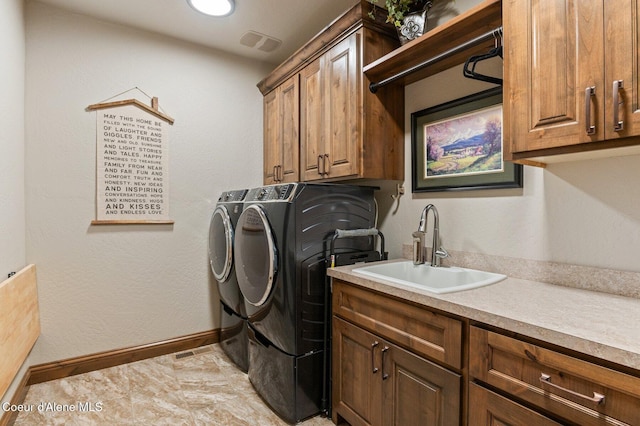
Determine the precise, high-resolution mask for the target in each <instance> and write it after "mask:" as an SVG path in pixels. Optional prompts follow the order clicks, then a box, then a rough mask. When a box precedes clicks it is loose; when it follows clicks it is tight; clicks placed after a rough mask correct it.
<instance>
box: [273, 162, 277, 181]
mask: <svg viewBox="0 0 640 426" xmlns="http://www.w3.org/2000/svg"><path fill="white" fill-rule="evenodd" d="M273 181H274V182H278V166H273Z"/></svg>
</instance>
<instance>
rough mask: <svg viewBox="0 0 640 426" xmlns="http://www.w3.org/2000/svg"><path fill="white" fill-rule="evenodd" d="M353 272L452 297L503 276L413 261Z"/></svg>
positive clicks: (373, 266)
mask: <svg viewBox="0 0 640 426" xmlns="http://www.w3.org/2000/svg"><path fill="white" fill-rule="evenodd" d="M353 272H355V273H358V274H362V275H366V276H369V277H372V278H378V279H382V280H386V281H391V282H394V283H397V284H402V285H405V286H410V287H414V288H420V289H424V290H427V291H430V292H433V293H452V292H455V291H462V290H470V289H472V288H478V287H482V286H485V285H489V284H495V283H497V282H499V281H502V280H504V279H505V278H507V276H506V275H502V274H495V273H492V272H484V271H477V270H475V269H467V268H457V267H450V268H445V267H438V268H434V267H432V266H431V265H429V264H424V265H414V264H413V262H412V261H410V260H408V261H402V262H391V263H378V264H372V265H369V266H362V267H359V268H355V269H354V270H353Z"/></svg>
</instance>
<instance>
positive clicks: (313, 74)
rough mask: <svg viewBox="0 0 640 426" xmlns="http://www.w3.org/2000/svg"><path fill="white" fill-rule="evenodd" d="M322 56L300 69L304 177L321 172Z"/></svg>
mask: <svg viewBox="0 0 640 426" xmlns="http://www.w3.org/2000/svg"><path fill="white" fill-rule="evenodd" d="M323 64H324V58H323V57H320V58H318V59H316V60H315V61H313V62H312V63H311V64H309V65H308V66H306V67H305V68H304V69H303V70H302V71H301V72H300V132H301V134H300V174H301V178H302V180H303V181H310V180H317V179H322V178H323V177H324V175H323V174H322V172H323V166H324V164H323V163H324V154H325V150H324V143H325V131H326V129H325V126H324V124H323V119H324V110H323V105H324V99H323V96H324V95H323V90H324V81H323V78H324V73H323V67H322V65H323Z"/></svg>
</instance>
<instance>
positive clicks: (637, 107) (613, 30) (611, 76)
mask: <svg viewBox="0 0 640 426" xmlns="http://www.w3.org/2000/svg"><path fill="white" fill-rule="evenodd" d="M604 4H605V9H604V17H605V24H604V25H605V28H604V29H605V31H604V33H605V62H604V63H605V87H604V88H605V90H608V89H611V90H612V94H611V96H609V97H608V98H607V103H606V104H605V110H609V111H611V113H609V112H607V116H606V117H607V120H610V121H609V123H607V122H605V129H612V128H613V126H614V124H615V123H616V122H617V121H616V117H615V111H616V105H615V104H614V101H615V100H616V99H615V96H614V95H615V91H616V90H617V89H614V88H613V87H614V84H615V82H616V81H622V82H623V87H622V88H620V89H619V99H618V102H619V107H618V108H617V109H618V111H619V112H618V114H619V115H618V117H619V121H622V129H620V130H614V131H612V132H610V135H607V136H608V138H610V139H613V138H616V137H618V138H623V137H628V136H638V135H640V70H639V68H638V67H640V55H639V50H638V49H639V47H638V43H639V42H640V21H639V20H638V18H639V17H640V15H639V13H638V11H639V9H640V0H604Z"/></svg>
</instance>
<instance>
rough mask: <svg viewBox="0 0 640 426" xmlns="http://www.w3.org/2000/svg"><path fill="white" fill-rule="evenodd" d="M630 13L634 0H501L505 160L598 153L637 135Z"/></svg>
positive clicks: (635, 55) (635, 52) (635, 33)
mask: <svg viewBox="0 0 640 426" xmlns="http://www.w3.org/2000/svg"><path fill="white" fill-rule="evenodd" d="M637 9H638V0H585V1H574V0H565V1H555V0H554V1H552V0H504V2H503V22H504V32H505V41H504V44H505V49H506V52H505V62H504V66H505V103H504V117H505V123H506V125H507V126H508V127H507V128H508V129H509V137H508V138H507V141H508V146H507V147H506V151H507V156H511V157H512V158H513V159H516V160H517V159H526V158H532V157H541V156H548V155H554V154H565V153H571V152H579V151H586V150H592V149H602V148H608V147H613V146H617V145H615V144H606V143H604V144H603V143H601V142H603V141H612V140H615V139H620V138H628V137H632V136H638V135H640V124H638V121H639V120H640V115H639V114H637V113H638V89H637V88H638V83H639V81H638V47H637V40H638V38H637V37H638V33H639V32H638V25H639V24H638V21H637V20H636V18H635V17H636V16H637ZM618 80H622V81H623V87H622V88H620V89H619V90H618V89H615V90H614V81H618ZM616 100H617V101H618V103H617V105H616V106H617V108H616V106H614V102H615V101H616ZM616 114H619V119H615V116H616ZM614 121H615V123H614ZM619 121H622V122H623V125H622V129H620V128H619V126H616V123H618V122H619ZM624 144H626V145H635V144H640V139H638V138H634V139H631V140H626V141H625V142H624ZM618 145H619V144H618Z"/></svg>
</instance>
